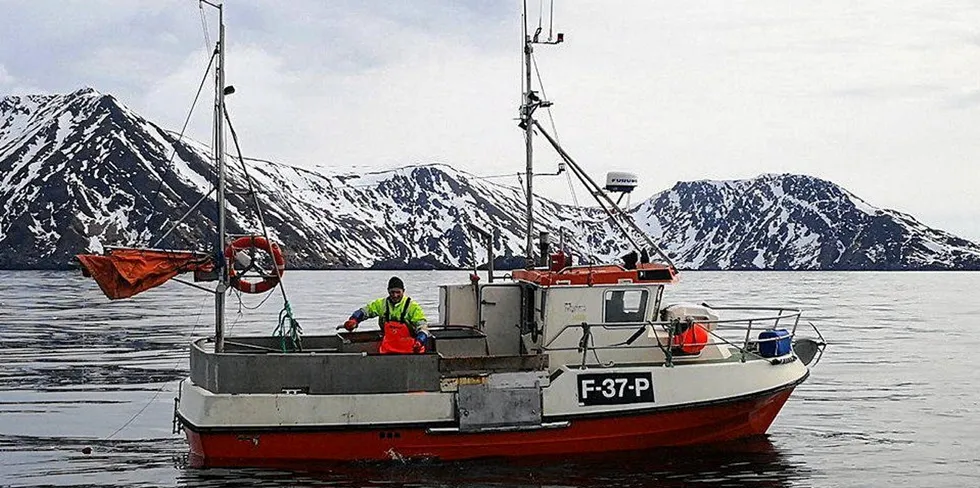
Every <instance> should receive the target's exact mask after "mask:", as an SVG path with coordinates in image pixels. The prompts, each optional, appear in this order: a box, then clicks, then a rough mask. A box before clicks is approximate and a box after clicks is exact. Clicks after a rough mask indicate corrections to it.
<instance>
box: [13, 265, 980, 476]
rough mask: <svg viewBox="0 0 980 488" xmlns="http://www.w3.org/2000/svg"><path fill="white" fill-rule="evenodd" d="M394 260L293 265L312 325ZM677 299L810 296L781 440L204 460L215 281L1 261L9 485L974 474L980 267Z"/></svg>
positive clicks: (700, 276) (702, 275)
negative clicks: (198, 421)
mask: <svg viewBox="0 0 980 488" xmlns="http://www.w3.org/2000/svg"><path fill="white" fill-rule="evenodd" d="M392 274H393V273H392V272H380V271H320V272H316V271H307V272H303V271H289V272H287V274H286V282H285V286H286V289H285V290H286V292H287V294H288V297H289V301H290V303H291V305H292V309H293V310H294V312H295V314H296V316H297V318H298V320H299V321H300V323H301V325H302V326H303V331H304V333H306V334H329V333H333V331H334V330H335V328H336V327H337V326H338V325H339V324H340V323H342V322H343V320H344V319H346V318H347V317H348V316H349V315H350V313H351V311H353V310H354V309H355V308H357V307H359V306H361V305H363V304H364V303H366V302H367V301H368V300H370V299H374V298H378V297H381V296H383V295H384V294H385V290H384V288H385V286H386V283H387V280H388V277H390V276H391V275H392ZM394 274H398V275H399V276H400V277H402V278H403V279H404V280H405V282H406V287H407V293H408V294H409V295H410V296H412V297H413V299H414V300H416V301H417V302H418V303H420V304H421V305H422V306H423V308H424V309H425V311H426V313H427V314H428V315H429V317H430V321H432V322H436V321H437V313H438V311H437V301H438V291H437V288H436V287H437V286H438V285H439V284H444V283H452V282H465V280H466V279H467V273H465V272H425V271H411V272H398V273H394ZM265 298H267V297H266V296H265V295H246V296H243V297H242V299H241V301H239V299H238V297H236V296H234V295H232V296H231V297H230V298H229V302H228V307H227V324H228V325H227V331H228V333H230V334H232V335H246V334H271V333H272V331H273V329H274V327H275V325H276V321H277V317H278V314H279V311H280V309H281V308H282V298H281V296H280V295H279V292H278V290H276V291H275V292H274V293H273V294H272V295H271V296H269V297H268V299H267V300H266V301H265V302H264V303H261V301H262V300H263V299H265ZM681 301H686V302H695V303H701V302H707V303H709V304H718V305H783V306H793V307H800V308H803V309H805V311H806V312H805V315H804V319H805V320H809V321H811V322H813V323H814V324H815V325H817V326H818V327H819V328H820V330H821V331H822V332H823V334H824V336H825V337H826V339H827V341H828V342H829V346H828V349H827V353H826V355H825V356H824V357H823V359H822V360H821V362H820V363H819V364H818V365H817V366H816V368H814V369H813V372H812V375H811V376H810V378H809V379H808V380H807V382H806V383H804V384H803V385H801V386H800V387H799V388H797V390H796V392H795V393H794V394H793V396H792V397H791V398H790V400H789V401H788V402H787V403H786V405H785V407H784V408H783V411H782V413H780V415H779V417H778V418H777V419H776V421H775V423H774V424H773V425H772V427H771V428H770V429H769V433H768V435H767V436H764V437H758V438H753V439H747V440H743V441H737V442H730V443H725V444H721V445H713V446H707V447H696V448H671V449H658V450H654V451H649V452H640V453H628V454H616V455H603V456H589V457H585V458H576V457H562V458H558V459H553V460H547V461H543V460H527V461H522V460H516V461H507V462H501V461H470V462H463V463H434V464H433V463H428V464H425V463H409V464H405V465H402V464H395V463H384V464H367V465H351V466H333V467H319V468H316V469H310V470H303V471H281V470H259V469H195V468H191V467H188V466H187V462H186V461H187V457H186V454H187V446H186V443H185V441H184V439H183V437H182V436H180V435H174V434H172V433H171V428H172V425H171V419H172V413H173V406H174V403H173V397H174V396H175V392H176V388H177V384H178V382H179V381H180V379H182V378H184V377H186V376H187V374H188V373H187V355H188V350H187V346H188V343H189V342H190V340H191V339H192V338H194V337H203V336H207V335H211V334H213V333H214V331H213V316H214V305H213V301H212V299H211V297H210V296H209V294H208V293H205V292H202V291H200V290H196V289H194V288H190V287H187V286H184V285H181V284H179V283H174V282H171V283H168V284H166V285H164V286H163V287H161V288H159V289H155V290H151V291H149V292H146V293H144V294H143V295H140V296H138V297H135V298H133V299H130V300H121V301H114V302H110V301H109V300H107V299H106V298H105V297H104V296H102V294H101V292H100V291H99V290H98V288H97V286H96V285H95V283H94V282H92V281H90V280H88V279H85V278H82V277H81V276H80V275H79V274H78V273H69V272H4V271H0V486H36V485H54V486H236V485H241V484H245V483H247V484H250V485H253V486H322V485H330V486H353V487H366V486H391V485H394V486H467V487H471V486H497V487H510V486H606V487H612V486H668V487H670V486H746V487H765V486H814V487H824V486H828V487H873V486H889V487H891V486H924V487H925V486H927V487H973V486H980V379H978V374H977V371H978V366H980V361H978V359H977V358H978V357H980V356H978V351H980V273H959V272H945V273H944V272H935V273H925V272H918V273H916V272H684V273H682V274H681V279H680V281H679V283H677V284H676V285H673V286H670V287H668V290H667V292H666V293H665V302H666V303H670V302H681ZM260 304H261V306H260ZM256 307H258V309H256V310H253V308H256ZM367 324H369V323H366V324H365V325H367ZM801 330H802V329H801Z"/></svg>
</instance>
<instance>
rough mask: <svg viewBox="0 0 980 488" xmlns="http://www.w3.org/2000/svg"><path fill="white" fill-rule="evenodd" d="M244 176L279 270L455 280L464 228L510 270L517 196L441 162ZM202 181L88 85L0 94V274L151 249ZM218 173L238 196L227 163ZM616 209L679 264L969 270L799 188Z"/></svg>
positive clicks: (598, 237)
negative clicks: (409, 270)
mask: <svg viewBox="0 0 980 488" xmlns="http://www.w3.org/2000/svg"><path fill="white" fill-rule="evenodd" d="M174 149H176V157H175V158H174V163H173V164H172V165H171V164H168V160H169V158H170V154H171V152H172V151H173V150H174ZM246 165H247V167H248V170H249V173H250V174H251V175H252V176H253V178H255V179H256V183H257V185H258V188H259V190H260V193H259V198H260V200H262V201H263V202H264V203H265V211H266V222H267V224H268V225H269V226H270V229H271V230H270V232H271V233H272V235H273V237H274V239H276V240H277V241H279V242H282V243H283V244H284V247H285V249H286V251H287V253H288V255H289V262H288V264H287V266H289V267H290V268H314V269H322V268H361V267H372V266H375V267H386V268H400V267H413V268H457V267H468V266H470V265H471V263H472V261H473V259H474V252H473V251H472V249H471V240H470V238H469V236H468V235H467V233H466V232H465V229H466V225H467V224H468V223H473V224H476V225H478V226H480V227H482V228H485V229H498V230H499V235H498V237H497V240H496V244H497V249H496V254H497V255H498V256H503V259H502V261H501V263H499V264H507V263H512V264H514V263H520V262H522V260H521V259H520V255H521V253H522V247H523V242H524V241H523V237H522V232H523V231H522V229H523V222H522V220H523V219H522V214H523V197H522V196H521V191H520V190H519V189H517V188H513V187H509V186H503V185H498V184H494V183H490V182H488V181H487V180H485V179H480V178H478V177H475V176H473V175H471V174H468V173H465V172H462V171H459V170H456V169H454V168H452V167H451V166H449V165H445V164H439V163H433V164H420V165H416V166H410V167H406V168H401V169H397V170H391V171H384V172H379V173H372V174H367V175H324V174H320V173H317V172H313V171H309V170H305V169H301V168H295V167H291V166H287V165H283V164H277V163H273V162H268V161H260V160H246ZM326 165H327V166H330V165H335V163H333V162H328V164H326ZM212 172H213V171H212V168H211V166H210V163H209V161H208V158H207V155H206V154H205V150H204V149H203V148H202V147H200V146H199V145H197V144H195V143H192V142H188V141H182V142H180V143H177V142H176V136H175V135H174V134H173V133H172V132H170V131H167V130H164V129H162V128H160V127H158V126H157V125H155V124H153V123H152V122H150V121H148V120H146V119H144V118H143V117H141V116H140V115H139V114H136V113H135V112H133V111H131V110H129V109H128V108H126V107H125V106H123V105H122V104H120V103H119V102H118V100H116V99H115V98H114V97H112V96H111V95H106V94H102V93H100V92H98V91H96V90H93V89H91V88H86V89H82V90H78V91H76V92H73V93H70V94H65V95H29V96H8V97H3V98H0V205H2V208H3V211H2V213H0V269H65V268H68V267H70V266H71V263H72V256H73V255H74V254H76V253H78V252H82V251H86V250H88V251H95V252H98V251H100V250H101V249H102V247H103V246H105V245H110V244H115V245H133V244H141V245H147V244H151V243H152V242H153V241H152V239H153V238H155V237H158V236H159V235H161V233H162V232H161V229H165V228H168V227H169V222H171V220H172V219H176V218H178V217H179V216H180V215H182V214H183V213H184V212H186V211H187V209H188V208H189V207H190V205H192V204H193V203H194V202H196V201H197V200H198V199H200V198H201V196H202V195H205V194H207V193H208V192H210V191H211V183H210V181H212V180H213V176H212ZM229 172H230V179H231V181H230V186H231V187H232V188H233V189H235V190H242V189H244V188H245V185H244V179H243V173H242V170H241V167H240V165H239V164H238V163H237V162H236V163H234V164H232V165H231V167H230V168H229ZM158 188H159V192H158V191H157V189H158ZM244 198H245V197H244V196H242V195H231V196H230V197H229V205H230V210H229V218H230V219H231V223H230V225H229V232H232V233H246V232H252V231H254V230H255V229H254V228H253V227H254V226H252V224H250V223H249V222H252V221H253V220H254V219H253V215H252V211H251V210H250V209H248V207H247V206H246V205H245V201H244ZM630 212H631V213H632V214H633V215H634V217H635V218H636V220H637V223H638V224H639V225H640V226H641V228H643V229H645V230H646V231H647V232H649V233H650V235H651V236H652V237H653V238H654V240H656V241H657V242H660V243H661V244H662V246H663V247H664V248H665V249H666V250H667V251H668V253H669V254H670V255H671V256H672V257H673V258H674V259H675V261H676V262H677V264H678V266H679V267H681V268H685V269H773V270H791V269H806V270H919V269H973V270H976V269H980V245H978V244H977V243H974V242H971V241H967V240H965V239H961V238H958V237H956V236H954V235H952V234H949V233H947V232H944V231H941V230H937V229H932V228H929V227H927V226H925V225H923V224H921V223H919V222H918V221H916V220H915V219H914V218H913V217H911V216H909V215H906V214H902V213H899V212H895V211H892V210H885V209H879V208H876V207H874V206H873V205H871V204H869V203H867V202H865V201H864V200H862V199H860V198H858V197H857V196H855V195H853V194H852V193H850V192H848V191H847V190H845V189H843V188H841V187H839V186H837V185H835V184H833V183H831V182H829V181H825V180H822V179H819V178H814V177H810V176H803V175H792V174H781V175H773V174H766V175H762V176H759V177H758V178H753V179H747V180H732V181H694V182H679V183H677V184H676V185H674V187H673V188H671V189H669V190H666V191H663V192H660V193H658V194H656V195H654V196H652V197H651V198H649V199H647V200H645V201H643V202H641V203H640V204H638V205H637V206H635V207H634V208H632V209H630ZM535 213H536V217H535V218H536V220H537V221H538V222H542V225H544V226H545V227H547V228H548V230H550V231H551V232H552V235H554V236H557V235H558V229H559V228H561V227H564V228H566V229H568V230H569V231H570V232H566V235H567V236H568V237H567V239H568V240H569V243H568V245H569V247H570V248H571V249H572V251H573V252H574V253H576V254H577V255H580V256H581V255H586V256H592V258H594V259H609V258H615V257H616V256H619V255H622V254H623V253H625V252H628V249H626V248H625V247H624V246H623V245H622V243H621V240H620V239H619V238H618V235H616V234H615V233H614V232H613V231H612V228H611V227H610V224H609V222H607V220H606V218H605V215H604V214H603V213H602V212H601V211H598V210H597V209H595V208H589V207H585V208H576V207H572V206H568V205H562V204H558V203H555V202H553V201H550V200H547V199H539V200H538V202H537V206H536V208H535ZM213 217H214V211H213V208H212V206H207V205H206V206H205V208H204V213H203V214H201V213H197V212H195V213H193V214H192V216H191V218H189V219H188V220H187V221H185V222H184V223H183V224H182V225H181V226H180V228H179V229H178V230H177V231H175V232H174V233H172V234H171V236H169V237H168V238H167V239H166V240H165V241H163V242H162V243H160V244H159V245H160V246H162V247H174V248H187V247H189V246H190V247H197V248H201V249H203V248H206V247H209V246H210V244H208V243H209V242H211V241H212V240H213V239H214V235H213V234H214V233H213V230H212V224H211V223H210V219H212V218H213ZM246 225H247V226H248V227H246ZM475 256H476V259H477V260H478V261H480V262H482V261H483V260H485V256H486V253H485V250H483V249H482V247H479V246H477V250H476V252H475Z"/></svg>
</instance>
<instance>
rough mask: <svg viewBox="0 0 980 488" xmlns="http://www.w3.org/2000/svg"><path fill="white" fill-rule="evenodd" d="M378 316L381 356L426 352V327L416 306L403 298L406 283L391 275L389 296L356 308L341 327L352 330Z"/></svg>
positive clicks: (423, 316) (427, 327) (427, 331)
mask: <svg viewBox="0 0 980 488" xmlns="http://www.w3.org/2000/svg"><path fill="white" fill-rule="evenodd" d="M372 317H378V325H379V326H380V327H381V334H382V339H381V347H380V348H379V349H378V352H380V353H381V354H392V353H394V354H412V353H415V354H420V353H423V352H425V345H426V341H428V339H429V326H428V324H427V323H426V320H425V314H424V313H423V312H422V307H420V306H419V304H418V303H415V302H413V301H412V299H411V298H409V297H407V296H405V283H404V282H402V280H401V278H399V277H397V276H392V277H391V279H390V280H388V297H387V298H379V299H377V300H375V301H373V302H371V303H368V304H367V305H365V306H364V307H362V308H359V309H357V310H355V311H354V313H352V314H351V316H350V318H349V319H347V321H346V322H344V328H345V329H347V330H349V331H350V330H354V329H356V328H357V325H358V324H360V323H361V322H363V321H365V320H367V319H369V318H372Z"/></svg>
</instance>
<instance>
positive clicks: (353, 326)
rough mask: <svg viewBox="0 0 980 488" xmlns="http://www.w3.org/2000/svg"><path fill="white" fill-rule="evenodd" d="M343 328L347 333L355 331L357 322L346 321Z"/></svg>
mask: <svg viewBox="0 0 980 488" xmlns="http://www.w3.org/2000/svg"><path fill="white" fill-rule="evenodd" d="M344 328H345V329H347V330H348V331H351V330H354V329H356V328H357V321H356V320H354V319H347V322H344Z"/></svg>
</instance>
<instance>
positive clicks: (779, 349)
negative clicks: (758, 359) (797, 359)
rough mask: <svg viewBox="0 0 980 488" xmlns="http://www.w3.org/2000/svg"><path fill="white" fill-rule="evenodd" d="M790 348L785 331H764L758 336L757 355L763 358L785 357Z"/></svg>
mask: <svg viewBox="0 0 980 488" xmlns="http://www.w3.org/2000/svg"><path fill="white" fill-rule="evenodd" d="M792 348H793V346H792V344H791V343H790V337H789V331H787V330H786V329H774V330H764V331H762V333H760V334H759V355H760V356H762V357H764V358H774V357H778V356H785V355H787V354H789V353H790V351H791V350H792Z"/></svg>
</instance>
